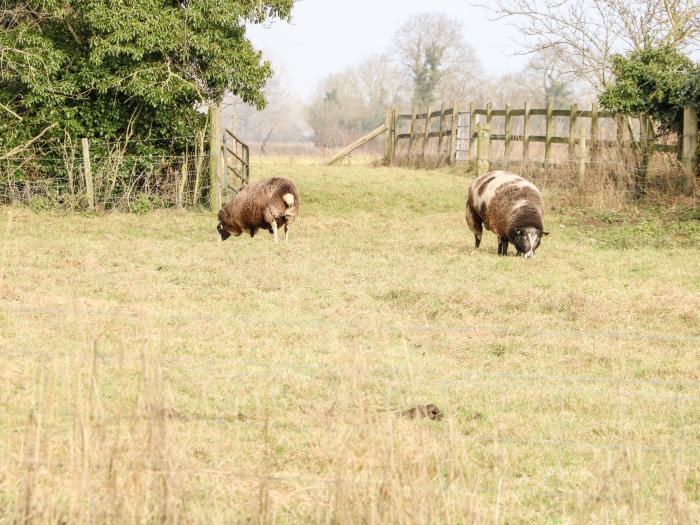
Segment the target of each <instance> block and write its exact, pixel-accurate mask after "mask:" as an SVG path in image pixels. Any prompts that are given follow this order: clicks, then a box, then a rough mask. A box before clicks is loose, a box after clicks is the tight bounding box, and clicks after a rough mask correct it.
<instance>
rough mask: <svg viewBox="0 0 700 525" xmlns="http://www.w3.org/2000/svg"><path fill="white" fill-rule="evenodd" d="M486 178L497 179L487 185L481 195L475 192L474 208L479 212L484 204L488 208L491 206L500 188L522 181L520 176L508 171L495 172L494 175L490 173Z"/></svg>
mask: <svg viewBox="0 0 700 525" xmlns="http://www.w3.org/2000/svg"><path fill="white" fill-rule="evenodd" d="M484 177H485V178H484V180H486V178H490V177H495V178H494V179H493V180H492V181H491V182H489V183H488V184H487V185H486V188H484V191H483V193H482V194H481V195H479V192H478V191H476V192H474V207H475V208H476V209H477V210H478V209H479V208H480V207H481V204H482V203H485V204H486V206H488V205H489V202H491V199H493V197H494V195H496V190H497V189H498V188H500V187H501V186H503V185H504V184H508V183H509V182H515V181H517V180H518V179H520V177H519V176H518V175H515V174H514V173H508V172H507V171H494V172H493V173H488V174H487V175H484Z"/></svg>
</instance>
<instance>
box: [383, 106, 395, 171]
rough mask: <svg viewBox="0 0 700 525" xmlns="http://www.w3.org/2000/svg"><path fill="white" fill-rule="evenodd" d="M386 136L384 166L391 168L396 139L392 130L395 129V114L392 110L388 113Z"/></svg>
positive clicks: (388, 110)
mask: <svg viewBox="0 0 700 525" xmlns="http://www.w3.org/2000/svg"><path fill="white" fill-rule="evenodd" d="M385 125H386V136H385V137H384V165H385V166H390V165H391V159H392V158H393V156H394V154H393V149H394V137H393V134H392V130H393V129H394V112H393V110H391V109H387V111H386V124H385Z"/></svg>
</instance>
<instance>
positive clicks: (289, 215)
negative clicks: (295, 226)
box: [216, 177, 299, 242]
mask: <svg viewBox="0 0 700 525" xmlns="http://www.w3.org/2000/svg"><path fill="white" fill-rule="evenodd" d="M298 211H299V192H298V191H297V187H296V186H295V185H294V183H293V182H292V181H291V180H289V179H283V178H279V177H274V178H272V179H266V180H263V181H260V182H255V183H253V184H249V185H248V186H245V187H244V188H243V189H242V190H241V191H239V192H238V193H237V194H236V196H235V197H234V198H233V200H232V201H231V202H230V203H229V204H228V205H227V206H224V207H223V208H221V210H220V211H219V224H218V225H217V226H216V229H217V230H218V231H219V235H221V240H222V241H225V240H226V239H228V238H229V237H230V236H231V235H232V234H233V235H235V236H236V237H238V236H239V235H240V234H241V233H243V232H244V231H248V233H250V236H251V237H254V236H255V233H256V232H257V231H258V229H260V228H263V229H265V230H268V231H269V232H270V233H272V234H273V235H274V237H275V242H277V241H278V239H277V228H279V227H281V226H282V225H284V240H285V241H286V240H287V239H288V238H289V225H290V224H291V223H292V222H294V219H295V218H296V216H297V213H298Z"/></svg>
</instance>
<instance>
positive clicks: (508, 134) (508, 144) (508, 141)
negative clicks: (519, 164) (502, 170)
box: [503, 104, 513, 166]
mask: <svg viewBox="0 0 700 525" xmlns="http://www.w3.org/2000/svg"><path fill="white" fill-rule="evenodd" d="M512 111H513V110H512V108H511V106H510V104H506V122H505V127H504V130H505V131H504V132H505V146H504V153H503V154H504V156H505V158H506V166H510V155H511V153H512V150H513V142H512V135H513V115H512Z"/></svg>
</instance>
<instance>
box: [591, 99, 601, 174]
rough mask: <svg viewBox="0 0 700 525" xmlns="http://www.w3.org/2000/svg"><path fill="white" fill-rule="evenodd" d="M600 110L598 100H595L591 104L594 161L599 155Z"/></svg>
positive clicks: (592, 158) (592, 154) (592, 155)
mask: <svg viewBox="0 0 700 525" xmlns="http://www.w3.org/2000/svg"><path fill="white" fill-rule="evenodd" d="M599 111H600V107H599V106H598V103H597V102H594V103H593V105H592V106H591V141H590V150H591V155H590V157H591V161H594V160H596V159H597V157H598V113H599Z"/></svg>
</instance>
